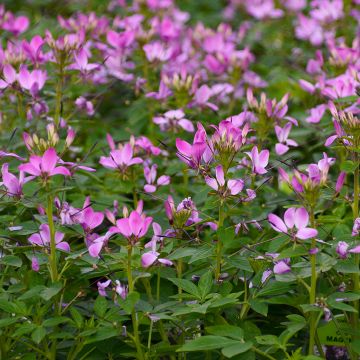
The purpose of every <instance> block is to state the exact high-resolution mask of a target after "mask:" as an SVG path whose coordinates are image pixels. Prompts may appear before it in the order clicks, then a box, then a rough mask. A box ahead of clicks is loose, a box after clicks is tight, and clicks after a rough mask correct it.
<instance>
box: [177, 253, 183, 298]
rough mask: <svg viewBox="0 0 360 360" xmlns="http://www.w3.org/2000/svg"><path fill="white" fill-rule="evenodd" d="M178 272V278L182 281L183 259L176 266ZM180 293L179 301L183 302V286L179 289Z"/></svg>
mask: <svg viewBox="0 0 360 360" xmlns="http://www.w3.org/2000/svg"><path fill="white" fill-rule="evenodd" d="M176 271H177V277H178V279H182V271H183V261H182V259H179V260H178V262H177V266H176ZM178 289H179V290H178V293H179V295H180V296H179V300H180V301H181V300H182V298H181V294H182V288H181V286H179V288H178Z"/></svg>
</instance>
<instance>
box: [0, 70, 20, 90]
mask: <svg viewBox="0 0 360 360" xmlns="http://www.w3.org/2000/svg"><path fill="white" fill-rule="evenodd" d="M3 76H4V80H2V79H0V89H6V88H7V87H8V86H10V85H12V84H13V83H14V82H15V81H16V78H17V76H16V71H15V69H14V68H13V67H12V66H11V65H10V64H5V65H4V67H3Z"/></svg>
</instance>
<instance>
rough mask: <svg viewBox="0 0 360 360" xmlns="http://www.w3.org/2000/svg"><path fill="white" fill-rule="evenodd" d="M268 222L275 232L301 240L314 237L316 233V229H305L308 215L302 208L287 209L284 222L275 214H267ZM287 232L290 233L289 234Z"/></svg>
mask: <svg viewBox="0 0 360 360" xmlns="http://www.w3.org/2000/svg"><path fill="white" fill-rule="evenodd" d="M268 221H269V223H270V225H271V227H272V228H273V229H274V230H275V231H277V232H281V233H284V234H289V235H290V236H294V237H297V238H299V239H301V240H306V239H310V238H312V237H315V236H316V235H317V233H318V232H317V230H316V229H312V228H308V227H307V225H308V224H309V214H308V212H307V211H306V210H305V209H304V208H290V209H287V210H286V211H285V214H284V221H283V220H282V219H280V218H279V217H278V216H277V215H275V214H269V216H268ZM289 230H291V231H290V232H289ZM294 230H295V231H296V232H294Z"/></svg>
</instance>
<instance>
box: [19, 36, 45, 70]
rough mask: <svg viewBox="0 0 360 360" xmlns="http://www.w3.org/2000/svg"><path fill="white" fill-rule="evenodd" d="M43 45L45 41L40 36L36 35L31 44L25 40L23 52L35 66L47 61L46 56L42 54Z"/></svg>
mask: <svg viewBox="0 0 360 360" xmlns="http://www.w3.org/2000/svg"><path fill="white" fill-rule="evenodd" d="M43 45H44V40H43V38H42V37H41V36H40V35H35V36H34V37H33V38H32V39H31V41H30V42H27V41H26V40H23V42H22V48H23V51H24V53H25V54H26V57H27V58H28V59H29V60H30V61H32V63H33V64H37V63H41V62H43V61H44V60H45V57H44V54H43V53H42V52H41V48H42V46H43Z"/></svg>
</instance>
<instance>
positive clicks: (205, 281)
mask: <svg viewBox="0 0 360 360" xmlns="http://www.w3.org/2000/svg"><path fill="white" fill-rule="evenodd" d="M212 286H213V277H212V272H211V271H208V272H206V273H205V274H204V275H202V276H201V278H200V281H199V285H198V289H199V292H200V296H201V298H202V299H204V298H205V296H206V295H207V294H209V293H210V291H211V288H212Z"/></svg>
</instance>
